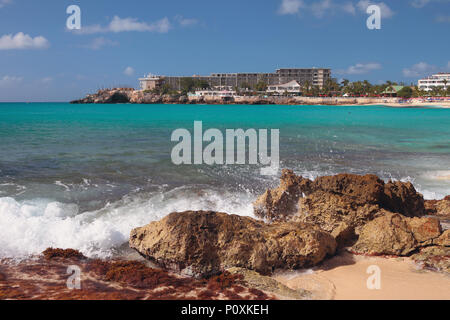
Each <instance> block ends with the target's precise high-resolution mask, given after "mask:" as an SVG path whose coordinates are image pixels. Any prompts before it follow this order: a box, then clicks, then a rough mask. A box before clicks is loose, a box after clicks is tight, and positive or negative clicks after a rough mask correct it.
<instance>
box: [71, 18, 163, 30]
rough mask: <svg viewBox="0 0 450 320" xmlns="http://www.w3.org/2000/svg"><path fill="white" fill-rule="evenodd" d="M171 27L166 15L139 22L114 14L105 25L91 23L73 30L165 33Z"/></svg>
mask: <svg viewBox="0 0 450 320" xmlns="http://www.w3.org/2000/svg"><path fill="white" fill-rule="evenodd" d="M170 28H171V25H170V22H169V19H168V18H167V17H165V18H163V19H161V20H158V21H155V22H153V23H147V22H139V21H138V19H136V18H124V19H122V18H120V17H118V16H114V18H113V19H112V21H111V22H110V23H109V24H108V25H107V26H104V27H103V26H101V25H92V26H87V27H82V28H81V30H74V32H75V33H78V34H94V33H107V32H114V33H119V32H130V31H137V32H157V33H167V32H169V30H170Z"/></svg>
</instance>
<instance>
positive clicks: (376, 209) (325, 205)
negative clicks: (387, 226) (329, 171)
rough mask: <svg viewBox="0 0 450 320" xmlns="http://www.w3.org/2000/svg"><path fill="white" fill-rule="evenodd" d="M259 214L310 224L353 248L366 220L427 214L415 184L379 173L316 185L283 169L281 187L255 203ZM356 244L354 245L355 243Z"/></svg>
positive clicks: (320, 181) (321, 181)
mask: <svg viewBox="0 0 450 320" xmlns="http://www.w3.org/2000/svg"><path fill="white" fill-rule="evenodd" d="M254 212H255V215H256V216H258V217H260V218H264V219H267V220H269V221H297V222H306V223H312V224H314V225H316V226H319V227H320V228H322V229H323V230H325V231H327V232H330V233H332V234H333V235H335V236H336V240H337V241H338V244H339V246H340V247H342V246H347V245H349V244H350V245H351V244H353V243H354V240H355V239H356V237H355V235H357V234H358V233H359V229H360V228H361V227H362V226H363V225H364V224H366V223H367V222H368V221H371V220H373V219H375V218H376V217H379V216H382V215H384V214H386V213H389V212H398V213H401V214H403V215H405V216H410V217H414V216H421V215H423V214H424V213H425V208H424V200H423V197H422V195H421V194H420V193H417V192H416V190H415V189H414V187H413V185H412V184H411V183H403V182H389V183H386V184H385V183H384V182H383V181H382V180H380V179H379V178H378V177H377V176H375V175H364V176H360V175H354V174H339V175H335V176H325V177H320V178H317V179H316V180H315V181H311V180H309V179H305V178H303V177H300V176H296V175H295V174H294V173H293V172H292V171H291V170H283V173H282V176H281V179H280V186H279V187H278V188H275V189H269V190H267V191H266V192H265V193H264V194H263V195H262V196H261V197H259V198H258V199H257V200H256V201H255V203H254ZM352 241H353V243H352Z"/></svg>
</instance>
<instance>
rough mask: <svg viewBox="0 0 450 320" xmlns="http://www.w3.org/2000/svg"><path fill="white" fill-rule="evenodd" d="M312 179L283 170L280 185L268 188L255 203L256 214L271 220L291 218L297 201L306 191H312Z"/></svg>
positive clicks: (295, 209)
mask: <svg viewBox="0 0 450 320" xmlns="http://www.w3.org/2000/svg"><path fill="white" fill-rule="evenodd" d="M311 185H312V181H311V180H308V179H304V178H303V177H300V176H297V175H295V174H294V172H293V171H291V170H283V171H282V173H281V178H280V186H279V187H278V188H275V189H273V190H271V189H268V190H267V191H266V192H265V193H264V194H263V195H262V196H261V197H259V198H258V199H257V200H256V201H255V203H254V204H253V205H254V212H255V215H256V216H258V217H261V218H264V219H267V220H271V221H284V220H289V219H290V218H291V215H292V214H293V213H294V212H296V211H297V202H298V199H299V197H301V196H302V195H303V194H304V193H308V194H309V193H310V192H311Z"/></svg>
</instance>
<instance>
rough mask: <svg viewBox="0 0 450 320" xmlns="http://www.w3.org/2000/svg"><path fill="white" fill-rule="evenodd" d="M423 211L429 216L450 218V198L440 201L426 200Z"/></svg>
mask: <svg viewBox="0 0 450 320" xmlns="http://www.w3.org/2000/svg"><path fill="white" fill-rule="evenodd" d="M425 210H426V212H427V214H429V215H436V216H442V217H450V196H447V197H445V198H444V199H442V200H426V201H425Z"/></svg>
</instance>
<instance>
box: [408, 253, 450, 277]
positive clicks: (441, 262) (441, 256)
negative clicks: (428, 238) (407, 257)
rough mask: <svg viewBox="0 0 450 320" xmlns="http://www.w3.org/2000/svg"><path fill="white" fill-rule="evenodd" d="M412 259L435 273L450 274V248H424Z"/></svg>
mask: <svg viewBox="0 0 450 320" xmlns="http://www.w3.org/2000/svg"><path fill="white" fill-rule="evenodd" d="M411 258H412V259H413V260H414V261H415V262H416V263H418V264H420V265H422V267H424V268H426V269H431V270H433V271H441V272H446V273H450V247H448V246H447V247H443V246H430V247H424V248H421V249H420V250H419V252H418V253H416V254H413V255H412V256H411Z"/></svg>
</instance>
